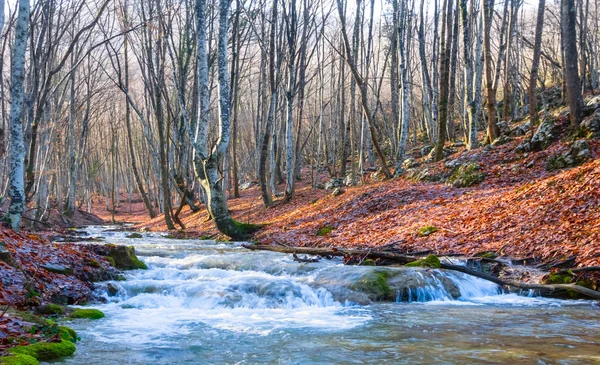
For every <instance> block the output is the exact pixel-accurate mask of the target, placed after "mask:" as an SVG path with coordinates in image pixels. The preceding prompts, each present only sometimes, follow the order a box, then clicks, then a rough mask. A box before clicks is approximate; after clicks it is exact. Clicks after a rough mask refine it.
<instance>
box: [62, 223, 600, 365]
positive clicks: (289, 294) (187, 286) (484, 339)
mask: <svg viewBox="0 0 600 365" xmlns="http://www.w3.org/2000/svg"><path fill="white" fill-rule="evenodd" d="M89 231H90V232H91V233H92V234H98V235H102V236H104V237H106V241H107V242H111V243H118V244H126V245H133V246H135V249H136V252H137V254H138V256H139V257H140V259H142V260H143V261H144V262H146V264H147V265H148V267H149V270H137V271H131V272H127V273H126V275H125V276H126V278H127V281H119V282H111V285H114V286H115V287H116V288H118V293H117V294H116V295H114V296H109V295H108V294H107V293H106V291H105V288H106V287H107V284H108V283H101V284H100V285H99V289H98V293H99V295H101V296H103V297H104V298H105V299H106V303H104V304H97V305H93V307H94V308H98V309H100V310H102V311H103V312H104V313H105V314H106V317H105V318H104V319H101V320H98V321H93V322H92V321H88V320H76V321H72V322H70V323H69V324H68V325H69V326H71V327H73V328H74V329H75V330H77V332H78V334H79V335H80V337H81V342H79V343H78V345H77V352H76V353H75V355H74V356H73V357H70V358H67V359H65V360H62V361H61V363H67V364H383V363H388V364H514V363H519V364H600V306H599V304H598V303H597V302H590V301H560V300H550V299H542V298H536V297H533V296H518V295H516V294H509V295H504V294H500V293H499V291H498V288H497V287H496V286H495V284H491V283H489V282H486V281H484V280H481V279H477V278H473V277H470V276H467V275H464V274H460V273H448V272H442V271H438V270H425V269H404V270H403V269H388V270H389V271H390V272H391V274H389V273H388V276H390V277H391V278H390V279H389V283H390V287H391V289H390V290H395V291H396V294H397V295H396V296H397V299H398V301H404V302H397V303H375V302H373V303H370V300H369V295H368V293H367V294H365V292H364V290H361V288H362V289H364V288H363V287H361V284H360V283H361V280H364V278H365V277H369V275H372V274H373V273H374V272H378V271H377V270H379V269H377V268H373V267H364V266H360V267H357V266H343V265H342V264H341V262H340V261H337V260H321V261H320V262H316V263H299V262H295V261H294V260H293V258H292V257H291V255H284V254H279V253H272V252H250V251H248V250H246V249H244V248H243V247H241V246H240V245H239V244H236V243H220V242H214V241H197V240H172V239H166V238H163V237H161V235H159V234H150V233H148V234H144V238H142V239H127V238H125V235H126V234H125V233H121V232H106V231H102V229H101V227H91V228H90V229H89ZM371 277H372V276H371ZM394 283H395V284H394ZM371 295H373V293H371ZM457 297H458V298H457Z"/></svg>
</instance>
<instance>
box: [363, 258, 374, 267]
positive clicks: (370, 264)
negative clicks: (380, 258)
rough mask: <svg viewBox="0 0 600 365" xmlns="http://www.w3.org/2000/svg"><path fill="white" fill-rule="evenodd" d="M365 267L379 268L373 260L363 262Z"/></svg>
mask: <svg viewBox="0 0 600 365" xmlns="http://www.w3.org/2000/svg"><path fill="white" fill-rule="evenodd" d="M361 265H363V266H377V265H376V264H375V260H371V259H366V260H365V261H363V262H362V264H361Z"/></svg>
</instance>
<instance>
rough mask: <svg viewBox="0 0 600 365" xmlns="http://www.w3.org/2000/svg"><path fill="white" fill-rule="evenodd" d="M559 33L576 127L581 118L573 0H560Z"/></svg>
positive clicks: (570, 104)
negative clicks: (560, 34)
mask: <svg viewBox="0 0 600 365" xmlns="http://www.w3.org/2000/svg"><path fill="white" fill-rule="evenodd" d="M560 14H561V33H562V38H561V39H562V45H563V49H564V54H565V63H564V70H565V86H566V89H567V101H568V104H569V109H570V114H569V118H570V119H571V126H572V127H574V128H575V127H577V126H579V123H581V120H582V118H583V98H582V96H581V81H580V78H579V72H578V70H577V63H578V57H577V32H576V24H577V19H576V18H577V13H576V9H575V1H574V0H561V12H560Z"/></svg>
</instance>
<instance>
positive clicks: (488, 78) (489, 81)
mask: <svg viewBox="0 0 600 365" xmlns="http://www.w3.org/2000/svg"><path fill="white" fill-rule="evenodd" d="M494 2H495V0H481V16H482V17H483V59H484V62H485V92H486V97H487V100H486V108H487V118H488V124H487V125H488V127H487V137H486V138H487V139H488V142H489V143H492V142H493V141H494V140H495V139H496V138H498V136H499V134H500V131H499V130H498V125H497V124H496V93H495V92H494V79H493V75H492V46H491V39H490V38H491V34H490V33H491V31H492V23H493V20H494V16H493V15H494Z"/></svg>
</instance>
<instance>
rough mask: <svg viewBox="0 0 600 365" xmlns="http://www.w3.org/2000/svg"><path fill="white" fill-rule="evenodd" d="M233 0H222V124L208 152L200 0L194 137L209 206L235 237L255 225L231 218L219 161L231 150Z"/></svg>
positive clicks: (202, 6) (199, 3) (199, 2)
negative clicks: (230, 34)
mask: <svg viewBox="0 0 600 365" xmlns="http://www.w3.org/2000/svg"><path fill="white" fill-rule="evenodd" d="M230 5H231V0H220V1H219V17H218V19H219V32H218V42H217V65H218V77H219V80H218V81H219V82H218V87H219V104H218V105H219V128H218V140H217V143H216V146H215V147H214V148H213V150H212V151H211V152H210V154H208V150H207V142H208V140H207V134H206V133H205V132H207V131H208V117H209V115H208V113H206V114H205V113H203V112H204V111H208V109H209V103H208V102H209V97H208V90H209V89H208V52H207V47H206V42H207V37H206V28H207V22H206V13H205V11H206V0H196V29H197V37H198V42H197V43H198V45H197V57H198V65H197V67H198V86H199V88H200V90H199V93H198V94H199V97H200V102H199V107H200V113H199V120H198V124H197V125H198V128H199V130H201V131H202V132H201V133H197V134H196V136H197V137H196V139H195V141H194V149H195V151H194V165H195V168H196V172H197V174H198V180H199V182H200V184H201V185H202V187H203V189H204V192H205V193H206V206H207V208H208V212H209V214H210V216H211V217H212V219H213V220H214V222H215V224H216V226H217V228H218V229H219V231H221V232H222V233H224V234H225V235H227V236H229V237H231V238H233V239H244V238H246V237H247V235H248V233H250V232H251V230H252V229H253V228H252V227H250V225H243V224H240V223H238V222H236V221H235V220H233V219H232V218H231V215H230V214H229V209H228V207H227V195H226V194H225V191H224V189H223V181H224V180H223V177H222V176H220V174H219V165H220V164H221V162H222V160H223V158H224V156H225V155H226V153H227V149H228V146H229V140H230V127H231V101H230V90H229V80H228V79H229V69H228V65H229V61H228V58H227V41H228V37H227V29H228V23H229V21H228V20H229V6H230Z"/></svg>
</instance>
